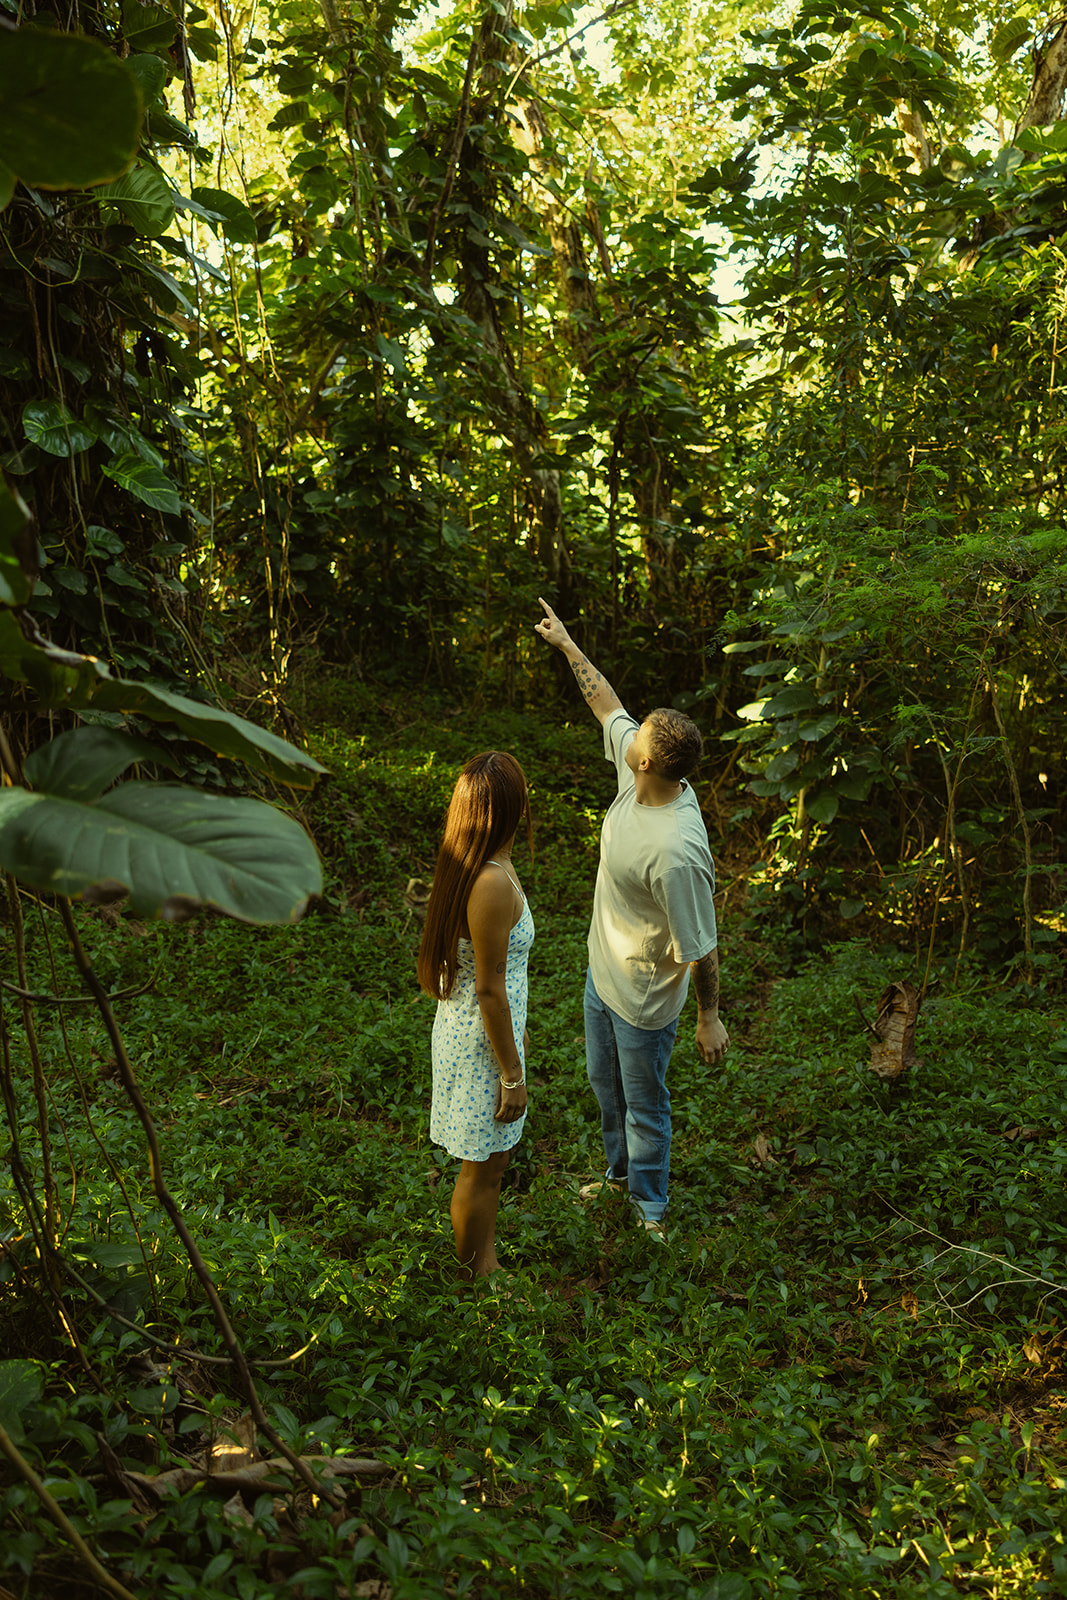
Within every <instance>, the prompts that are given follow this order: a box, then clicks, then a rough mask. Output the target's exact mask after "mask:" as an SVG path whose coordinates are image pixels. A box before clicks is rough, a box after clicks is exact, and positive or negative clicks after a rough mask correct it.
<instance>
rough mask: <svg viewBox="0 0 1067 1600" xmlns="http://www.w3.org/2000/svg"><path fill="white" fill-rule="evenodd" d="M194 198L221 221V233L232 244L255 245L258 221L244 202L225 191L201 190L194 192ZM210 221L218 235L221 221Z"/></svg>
mask: <svg viewBox="0 0 1067 1600" xmlns="http://www.w3.org/2000/svg"><path fill="white" fill-rule="evenodd" d="M192 198H193V199H194V200H195V201H196V202H197V204H198V205H201V206H203V207H205V209H206V210H207V211H208V212H213V213H214V215H215V218H217V219H219V221H221V231H222V233H224V234H225V236H226V238H227V239H229V241H230V243H231V244H255V242H256V238H257V236H258V229H257V227H256V219H255V217H254V216H253V214H252V212H251V211H250V210H249V209H248V207H247V206H246V205H245V203H244V201H243V200H238V198H237V196H236V195H233V194H227V192H226V190H225V189H200V188H198V189H194V190H193V193H192ZM208 220H209V222H210V224H211V227H212V229H213V230H214V232H215V233H218V232H219V231H220V230H219V221H215V220H213V219H212V218H211V217H209V218H208Z"/></svg>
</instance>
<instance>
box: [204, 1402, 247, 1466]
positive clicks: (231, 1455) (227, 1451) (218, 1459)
mask: <svg viewBox="0 0 1067 1600" xmlns="http://www.w3.org/2000/svg"><path fill="white" fill-rule="evenodd" d="M258 1460H259V1455H258V1452H257V1450H256V1425H255V1423H254V1422H253V1421H252V1418H251V1417H250V1416H249V1414H248V1412H247V1411H246V1412H245V1414H244V1416H243V1417H239V1418H238V1419H237V1421H236V1422H231V1423H228V1424H227V1425H226V1427H225V1429H224V1430H223V1432H222V1433H221V1434H220V1435H219V1437H218V1438H217V1439H215V1440H214V1441H213V1443H212V1446H211V1460H210V1462H209V1463H208V1471H209V1472H211V1473H217V1472H239V1471H240V1470H241V1468H242V1467H247V1466H249V1465H250V1464H251V1463H252V1462H253V1461H258Z"/></svg>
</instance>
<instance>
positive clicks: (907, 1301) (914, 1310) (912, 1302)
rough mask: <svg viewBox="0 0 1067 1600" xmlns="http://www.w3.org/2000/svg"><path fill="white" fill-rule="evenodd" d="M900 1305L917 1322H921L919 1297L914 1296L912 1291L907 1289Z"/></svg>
mask: <svg viewBox="0 0 1067 1600" xmlns="http://www.w3.org/2000/svg"><path fill="white" fill-rule="evenodd" d="M900 1303H901V1305H902V1306H903V1307H904V1310H905V1311H906V1312H907V1313H908V1316H909V1317H914V1318H915V1320H916V1322H917V1321H918V1320H919V1300H918V1296H917V1295H914V1294H912V1292H911V1290H910V1289H906V1290H905V1291H904V1293H903V1294H902V1295H901V1297H900Z"/></svg>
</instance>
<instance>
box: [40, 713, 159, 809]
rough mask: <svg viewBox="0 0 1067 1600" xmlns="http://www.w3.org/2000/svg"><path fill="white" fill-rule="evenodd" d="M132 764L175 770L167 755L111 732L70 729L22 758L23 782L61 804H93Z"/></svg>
mask: <svg viewBox="0 0 1067 1600" xmlns="http://www.w3.org/2000/svg"><path fill="white" fill-rule="evenodd" d="M135 761H151V762H155V763H157V764H159V765H162V766H165V767H169V768H170V770H171V771H172V772H177V771H178V770H179V766H178V762H177V761H176V760H175V758H174V757H173V756H172V755H171V754H170V752H169V751H163V750H158V749H157V748H156V746H155V745H154V744H150V743H149V742H148V740H147V739H141V738H138V737H137V736H136V735H135V734H129V733H119V732H118V731H117V729H115V728H104V727H88V728H70V729H68V730H67V732H66V733H60V734H57V735H56V737H55V738H54V739H50V740H49V741H48V743H47V744H43V745H40V746H38V748H37V749H36V750H34V751H33V752H32V753H31V754H30V755H28V756H27V757H26V767H25V771H26V781H27V783H28V784H29V785H30V787H31V788H33V789H37V790H39V791H40V793H42V794H51V795H55V796H56V797H57V798H58V799H61V800H86V801H88V800H96V799H98V798H99V796H100V795H102V794H103V792H104V790H105V789H106V788H107V787H108V785H109V784H112V783H114V781H115V779H116V778H120V777H121V776H122V774H123V773H124V772H125V771H126V768H127V767H131V766H133V764H134V762H135Z"/></svg>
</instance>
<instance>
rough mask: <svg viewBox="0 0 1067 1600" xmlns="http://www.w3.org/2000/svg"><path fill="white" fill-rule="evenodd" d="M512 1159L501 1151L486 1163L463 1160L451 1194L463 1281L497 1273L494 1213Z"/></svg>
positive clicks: (453, 1220) (507, 1153) (453, 1227)
mask: <svg viewBox="0 0 1067 1600" xmlns="http://www.w3.org/2000/svg"><path fill="white" fill-rule="evenodd" d="M510 1159H511V1151H510V1150H504V1151H501V1152H500V1153H499V1154H497V1155H491V1156H489V1157H487V1159H486V1160H485V1161H464V1162H463V1164H462V1166H461V1167H460V1169H459V1177H458V1178H457V1179H456V1187H455V1188H454V1189H453V1191H452V1207H451V1212H452V1232H453V1233H454V1234H455V1236H456V1255H457V1256H458V1257H459V1276H460V1278H461V1279H462V1280H463V1281H464V1282H470V1280H471V1279H472V1278H484V1277H486V1276H488V1274H489V1273H490V1272H496V1270H497V1268H498V1267H499V1266H500V1262H499V1261H498V1260H497V1258H496V1212H497V1206H498V1205H499V1204H500V1180H501V1179H502V1178H503V1176H504V1170H505V1168H506V1167H507V1164H508V1162H509V1160H510Z"/></svg>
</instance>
